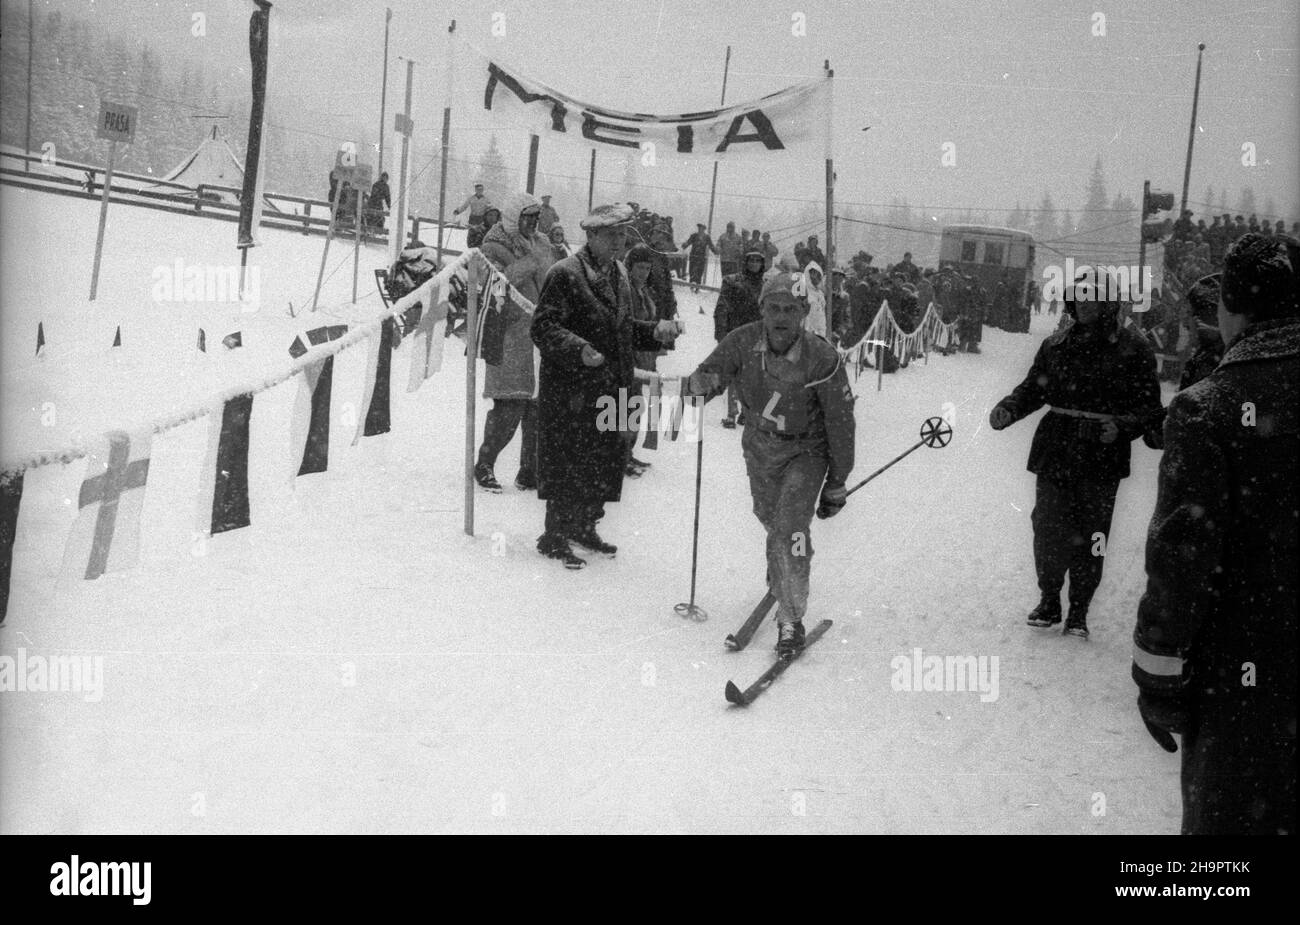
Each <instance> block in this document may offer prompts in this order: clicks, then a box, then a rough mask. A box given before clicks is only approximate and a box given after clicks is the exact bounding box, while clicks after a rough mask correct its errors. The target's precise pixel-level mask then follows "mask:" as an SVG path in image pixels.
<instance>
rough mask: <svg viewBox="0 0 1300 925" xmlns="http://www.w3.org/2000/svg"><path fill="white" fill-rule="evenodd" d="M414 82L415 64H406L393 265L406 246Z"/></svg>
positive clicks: (394, 224)
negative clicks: (407, 176) (408, 171)
mask: <svg viewBox="0 0 1300 925" xmlns="http://www.w3.org/2000/svg"><path fill="white" fill-rule="evenodd" d="M414 80H415V62H414V61H411V60H409V59H408V60H407V62H406V103H405V106H404V108H403V110H402V113H403V115H402V120H401V122H402V124H401V129H400V130H401V133H402V165H401V167H400V168H399V169H398V172H397V221H395V222H394V223H393V231H392V235H393V245H392V257H393V263H396V262H397V258H398V257H399V256H401V253H402V248H403V247H404V246H405V245H406V174H407V169H408V164H409V161H410V156H411V130H412V123H411V85H412V83H413V82H414Z"/></svg>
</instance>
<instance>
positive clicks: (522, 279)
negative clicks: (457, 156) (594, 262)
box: [474, 193, 555, 492]
mask: <svg viewBox="0 0 1300 925" xmlns="http://www.w3.org/2000/svg"><path fill="white" fill-rule="evenodd" d="M540 213H541V206H540V204H539V203H538V202H537V200H536V199H534V198H533V197H532V196H530V195H528V194H527V193H516V194H515V195H514V196H511V197H510V198H509V199H508V200H507V201H506V204H505V207H504V209H503V210H502V213H501V220H500V221H499V222H497V223H496V224H495V225H493V226H492V227H491V228H489V229H488V231H487V234H486V235H484V237H483V242H482V244H481V245H480V250H482V252H483V256H484V257H486V258H487V259H488V260H489V261H491V262H492V265H493V266H495V267H496V268H497V269H498V270H500V271H501V272H502V273H504V274H505V277H506V280H507V281H508V282H509V283H510V285H512V286H514V287H515V288H516V289H517V290H519V294H520V295H522V296H523V297H524V298H526V299H528V300H529V301H530V302H533V303H536V302H537V299H538V296H539V294H540V293H541V291H542V282H543V280H545V279H546V271H547V270H549V269H550V268H551V264H552V263H554V262H555V261H554V253H553V251H552V250H551V246H550V244H549V243H548V242H547V241H546V239H545V238H543V237H542V236H541V235H540V234H538V233H537V227H538V221H539V218H540ZM505 315H506V316H507V317H506V320H505V323H506V324H507V325H508V326H507V327H506V330H505V335H504V338H503V341H502V357H501V363H500V364H497V365H494V364H491V363H489V364H487V368H486V375H485V377H484V380H483V397H484V398H490V399H492V410H491V411H489V412H488V413H487V420H486V421H485V422H484V425H483V445H482V446H481V447H479V451H478V462H477V463H476V465H475V466H474V480H475V481H476V482H478V484H479V485H480V486H481V487H482V488H484V489H486V490H488V491H491V492H499V491H501V485H500V483H499V482H498V481H497V477H496V471H495V466H496V461H497V456H498V455H499V454H500V453H501V451H502V450H503V449H505V447H506V445H507V444H508V443H509V442H510V441H511V440H512V439H513V438H514V435H515V429H516V428H518V427H519V425H520V424H522V425H523V436H522V439H521V442H520V447H519V472H518V474H517V475H516V476H515V487H516V488H518V489H519V490H520V491H529V490H531V489H534V488H536V487H537V473H536V469H537V462H536V458H537V403H536V402H535V401H534V400H533V391H534V389H533V384H534V379H533V341H532V337H531V336H530V335H529V330H530V327H531V325H532V317H531V316H530V315H528V314H526V313H525V312H524V311H522V310H521V309H520V308H519V307H518V306H516V305H508V306H507V307H506V310H505Z"/></svg>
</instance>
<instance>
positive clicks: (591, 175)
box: [587, 148, 596, 212]
mask: <svg viewBox="0 0 1300 925" xmlns="http://www.w3.org/2000/svg"><path fill="white" fill-rule="evenodd" d="M595 197H596V149H595V148H592V149H591V170H590V171H589V172H588V174H587V211H588V212H590V211H591V210H592V209H593V208H595V205H594V204H593V203H594V200H595Z"/></svg>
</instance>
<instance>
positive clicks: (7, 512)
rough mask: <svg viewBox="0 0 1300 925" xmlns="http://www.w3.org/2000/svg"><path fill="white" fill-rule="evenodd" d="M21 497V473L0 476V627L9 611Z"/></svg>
mask: <svg viewBox="0 0 1300 925" xmlns="http://www.w3.org/2000/svg"><path fill="white" fill-rule="evenodd" d="M22 497H23V474H22V473H21V472H15V473H12V474H10V473H4V474H0V626H3V625H4V622H5V615H6V614H7V613H8V611H9V573H10V566H11V565H12V564H13V558H14V536H16V535H17V532H18V504H19V502H20V501H22Z"/></svg>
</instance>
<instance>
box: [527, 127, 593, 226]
mask: <svg viewBox="0 0 1300 925" xmlns="http://www.w3.org/2000/svg"><path fill="white" fill-rule="evenodd" d="M540 141H541V139H540V138H538V137H537V136H536V135H529V136H528V181H527V184H526V185H525V187H524V191H525V192H526V193H528V195H529V196H531V195H533V191H534V190H535V189H537V145H538V143H539V142H540ZM587 211H591V210H590V209H588V210H587Z"/></svg>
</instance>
